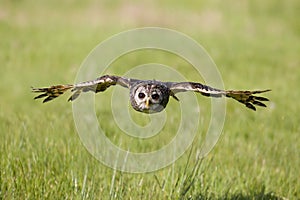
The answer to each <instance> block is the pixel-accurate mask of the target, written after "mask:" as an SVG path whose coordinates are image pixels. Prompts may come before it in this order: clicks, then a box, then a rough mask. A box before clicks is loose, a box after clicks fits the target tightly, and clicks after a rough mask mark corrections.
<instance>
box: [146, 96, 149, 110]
mask: <svg viewBox="0 0 300 200" xmlns="http://www.w3.org/2000/svg"><path fill="white" fill-rule="evenodd" d="M149 100H150V98H147V99H146V106H145V108H146V109H149V108H150V106H149Z"/></svg>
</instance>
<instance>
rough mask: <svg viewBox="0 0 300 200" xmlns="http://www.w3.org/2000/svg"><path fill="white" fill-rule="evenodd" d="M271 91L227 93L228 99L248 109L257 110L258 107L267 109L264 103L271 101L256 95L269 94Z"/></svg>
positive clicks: (232, 91)
mask: <svg viewBox="0 0 300 200" xmlns="http://www.w3.org/2000/svg"><path fill="white" fill-rule="evenodd" d="M269 91H271V90H256V91H237V90H227V91H225V95H226V97H231V98H233V99H235V100H237V101H238V102H240V103H242V104H244V105H245V106H246V107H247V108H250V109H252V110H254V111H255V110H256V108H255V105H256V106H261V107H267V106H266V104H264V103H263V102H262V101H269V99H267V98H266V97H260V96H255V94H260V93H264V92H269Z"/></svg>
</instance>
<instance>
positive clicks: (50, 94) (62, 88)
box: [31, 85, 79, 103]
mask: <svg viewBox="0 0 300 200" xmlns="http://www.w3.org/2000/svg"><path fill="white" fill-rule="evenodd" d="M72 88H74V85H55V86H51V87H45V88H31V89H32V92H35V93H42V94H40V95H38V96H36V97H34V99H39V98H43V97H46V98H45V99H44V100H43V103H46V102H48V101H51V100H53V99H55V98H56V97H58V96H60V95H62V94H63V93H65V92H66V91H67V90H70V89H72ZM75 94H76V92H75V93H74V94H73V95H72V97H70V98H69V101H70V100H73V99H75V98H76V97H78V96H79V94H78V95H77V96H76V97H75V98H74V97H73V96H74V95H75Z"/></svg>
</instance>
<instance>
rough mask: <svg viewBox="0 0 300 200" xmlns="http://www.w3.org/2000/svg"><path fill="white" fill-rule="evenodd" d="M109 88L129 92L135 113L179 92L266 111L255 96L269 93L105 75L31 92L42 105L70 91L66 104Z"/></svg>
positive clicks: (156, 106)
mask: <svg viewBox="0 0 300 200" xmlns="http://www.w3.org/2000/svg"><path fill="white" fill-rule="evenodd" d="M112 85H121V86H122V87H125V88H128V89H129V96H130V102H131V105H132V107H133V108H134V109H135V110H136V111H139V112H144V113H155V112H160V111H162V110H163V109H164V108H165V107H166V106H167V104H168V102H169V97H170V96H171V97H173V98H174V99H176V100H178V98H177V97H176V96H175V94H176V93H179V92H187V91H193V92H198V93H200V94H202V95H204V96H209V97H222V96H224V97H230V98H233V99H235V100H237V101H238V102H240V103H242V104H244V105H245V106H246V107H248V108H250V109H252V110H256V107H255V106H261V107H266V104H264V103H263V102H264V101H269V99H267V98H265V97H261V96H255V95H256V94H260V93H264V92H268V91H270V90H255V91H238V90H220V89H216V88H213V87H210V86H207V85H203V84H201V83H195V82H161V81H155V80H138V79H130V78H124V77H119V76H111V75H105V76H101V77H99V78H97V79H95V80H92V81H86V82H82V83H78V84H74V85H70V84H68V85H55V86H51V87H45V88H32V92H36V93H41V94H40V95H38V96H36V97H35V98H34V99H39V98H43V97H45V99H44V100H43V102H44V103H45V102H48V101H51V100H53V99H54V98H56V97H58V96H60V95H62V94H63V93H65V92H66V91H67V90H71V92H72V95H71V97H70V98H69V99H68V101H73V100H75V99H76V98H77V97H78V96H79V95H80V94H81V93H82V92H89V91H92V92H95V93H97V92H103V91H105V90H106V89H107V88H109V87H110V86H112Z"/></svg>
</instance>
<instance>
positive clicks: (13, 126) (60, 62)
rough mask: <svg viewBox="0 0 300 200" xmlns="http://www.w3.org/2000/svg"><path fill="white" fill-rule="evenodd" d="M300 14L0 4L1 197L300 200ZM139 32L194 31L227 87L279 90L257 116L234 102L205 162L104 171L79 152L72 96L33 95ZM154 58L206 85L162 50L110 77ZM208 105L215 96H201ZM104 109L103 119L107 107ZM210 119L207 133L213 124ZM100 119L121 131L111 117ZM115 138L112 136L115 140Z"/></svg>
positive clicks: (294, 9)
mask: <svg viewBox="0 0 300 200" xmlns="http://www.w3.org/2000/svg"><path fill="white" fill-rule="evenodd" d="M160 3H161V4H160ZM299 7H300V3H299V2H298V1H296V0H289V1H264V2H262V1H251V2H249V3H247V2H245V1H240V2H237V1H229V2H228V1H226V2H225V1H217V0H213V1H200V2H198V3H196V2H195V3H191V4H188V5H186V3H183V2H180V1H178V2H177V1H176V2H175V1H170V0H167V1H163V2H158V1H156V2H152V3H150V2H143V1H133V2H131V3H123V2H121V1H103V2H102V3H100V2H97V1H84V3H83V2H82V3H80V2H77V1H74V2H72V1H64V2H63V3H62V2H60V1H51V2H50V1H45V2H43V1H41V2H36V1H32V0H31V1H6V0H3V1H1V7H0V38H1V40H0V49H1V53H0V63H1V68H0V69H1V73H0V80H1V84H0V91H1V98H0V199H13V198H14V199H62V198H64V199H107V198H112V199H113V198H116V199H149V198H150V197H152V198H153V199H176V198H182V199H299V198H300V193H299V188H300V179H299V177H300V167H299V166H300V156H299V155H300V151H299V149H300V140H299V132H300V126H299V121H300V115H299V114H298V113H299V110H300V104H299V103H298V101H299V97H300V95H299V88H298V86H299V85H300V76H299V74H300V69H299V65H300V60H299V52H300V45H299V44H300V37H299V36H300V26H299V24H300V20H299V14H298V10H299ZM142 26H161V27H167V28H171V29H175V30H178V31H181V32H184V33H186V34H188V35H190V36H191V37H193V38H194V39H195V40H196V41H198V42H199V43H200V44H202V45H203V46H204V47H205V48H206V49H207V51H208V52H209V54H210V55H211V57H212V58H213V59H214V61H215V62H216V64H217V66H218V69H219V70H220V73H221V75H222V78H223V80H224V84H225V87H226V88H228V89H265V88H271V89H272V90H273V91H272V92H270V93H268V94H266V95H267V96H268V97H269V98H270V99H271V100H272V101H271V102H270V103H268V105H269V107H268V108H267V109H259V110H258V111H257V112H252V111H250V110H248V109H246V108H244V107H243V106H241V105H239V104H237V103H236V102H233V101H230V100H229V101H227V113H226V122H225V126H224V129H223V134H222V136H221V138H220V141H219V142H218V143H217V145H216V147H215V148H214V150H213V151H212V152H210V154H209V155H208V156H207V157H206V158H204V159H203V160H197V159H196V151H197V148H199V146H197V142H195V144H194V146H193V148H190V149H189V150H188V151H187V152H186V153H185V154H184V155H183V156H182V157H181V158H180V159H178V160H177V161H176V162H175V163H174V164H173V165H171V166H169V167H166V168H164V169H162V170H159V171H157V172H151V173H145V174H130V173H122V172H118V171H115V170H113V169H110V168H107V167H106V166H104V165H102V164H101V163H100V162H98V161H97V160H96V159H95V158H93V157H92V156H91V155H90V154H89V153H88V152H87V151H86V149H85V148H84V146H83V145H82V143H81V141H80V138H79V137H78V134H77V132H76V129H75V125H74V121H73V116H72V106H71V104H70V103H66V102H65V101H66V99H67V97H61V98H59V99H57V100H55V101H54V102H52V103H49V104H45V105H43V104H41V103H40V102H37V101H33V100H32V99H33V94H31V93H30V86H47V85H49V84H50V85H51V84H56V83H72V82H73V81H74V79H75V77H76V73H77V70H78V69H79V67H80V64H81V63H82V61H83V60H84V59H85V57H86V55H87V54H88V53H89V52H90V51H91V49H93V48H94V47H95V46H96V45H97V44H98V43H99V42H101V41H103V40H105V39H106V38H108V37H110V36H111V35H112V34H116V33H119V32H121V31H124V30H127V29H131V28H136V27H142ZM148 53H149V54H148ZM148 62H159V63H163V64H167V65H169V66H173V67H174V68H175V69H177V70H179V71H180V72H181V73H184V75H186V76H189V77H190V79H191V80H194V81H195V80H200V78H199V77H198V76H197V75H195V73H194V72H193V71H192V70H191V71H186V70H181V69H182V68H181V66H186V65H187V63H185V62H184V61H183V60H181V59H176V58H174V55H169V54H167V53H164V52H147V51H145V52H137V53H136V54H130V55H128V56H124V57H122V58H120V60H117V61H116V62H114V63H113V65H112V67H113V70H112V72H114V73H124V72H126V69H130V67H132V66H136V65H138V64H143V63H148ZM124 65H125V66H126V67H127V66H128V68H123V69H122V70H123V71H122V70H119V71H118V70H117V68H118V67H120V66H124ZM114 67H115V69H114ZM185 69H186V68H185ZM96 76H97V75H95V77H96ZM108 94H109V92H108ZM99 95H100V96H101V94H99ZM100 96H97V99H98V98H99V100H101V99H102V98H105V97H106V95H104V94H103V95H102V96H101V97H100ZM107 98H108V97H107ZM105 101H107V102H109V101H108V100H105ZM199 103H200V104H201V105H202V106H203V107H204V106H206V105H209V100H208V99H205V98H203V97H200V96H199ZM107 105H108V103H107ZM171 106H176V104H175V103H172V104H171ZM104 108H105V107H104ZM104 108H99V110H98V111H97V114H99V115H100V114H101V113H103V112H108V111H109V110H108V111H107V110H106V109H104ZM97 109H98V108H97ZM203 110H204V112H206V111H209V108H208V109H206V108H203ZM136 114H137V115H138V113H136ZM137 118H138V117H137ZM201 120H203V124H204V126H203V130H200V133H199V135H201V134H202V132H203V133H204V132H205V127H206V126H207V123H208V122H209V119H207V118H206V117H205V116H202V119H201ZM103 123H104V124H108V125H107V127H106V128H107V129H108V130H107V131H108V132H111V133H113V134H115V133H117V132H118V129H117V128H116V127H115V126H114V125H113V124H112V123H111V122H110V121H109V120H107V121H104V122H103ZM140 123H144V122H140ZM166 130H167V134H166V135H165V136H160V138H159V139H155V138H152V141H153V146H152V142H151V143H147V144H146V145H145V146H144V147H141V146H139V143H138V142H136V143H135V144H134V146H133V148H134V150H136V151H139V150H140V151H147V150H149V149H150V150H151V149H152V150H153V148H155V147H160V146H161V144H160V143H159V142H160V141H162V142H167V141H169V140H170V139H171V138H172V134H171V133H172V131H173V130H176V126H172V124H170V125H168V127H167V129H166ZM168 131H169V132H168ZM117 135H118V134H116V135H110V136H109V137H110V138H111V139H112V140H115V142H116V143H118V142H119V141H120V138H118V137H117ZM198 139H199V138H198ZM121 140H124V141H126V137H124V136H122V138H121ZM196 141H197V140H196ZM124 145H126V144H124ZM143 148H144V149H143Z"/></svg>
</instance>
